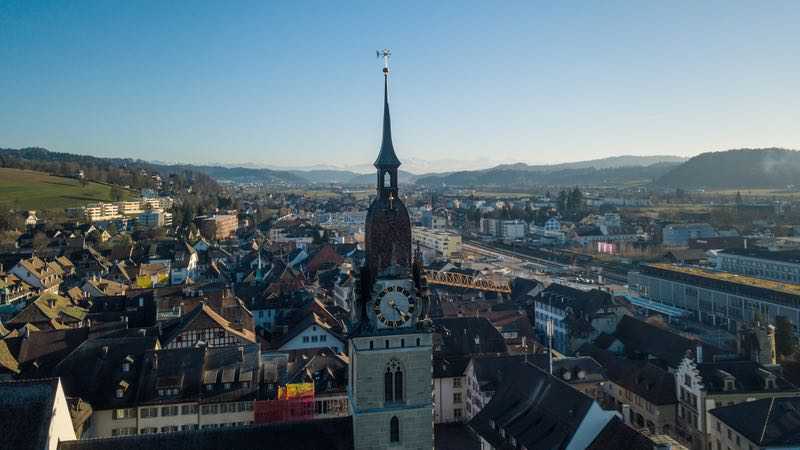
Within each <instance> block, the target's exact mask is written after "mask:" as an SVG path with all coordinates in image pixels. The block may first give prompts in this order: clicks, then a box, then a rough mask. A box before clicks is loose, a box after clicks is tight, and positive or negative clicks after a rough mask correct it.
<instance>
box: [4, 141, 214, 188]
mask: <svg viewBox="0 0 800 450" xmlns="http://www.w3.org/2000/svg"><path fill="white" fill-rule="evenodd" d="M0 167H7V168H12V169H25V170H35V171H38V172H45V173H48V174H52V175H57V176H63V177H71V178H74V177H76V175H77V174H78V172H83V177H84V179H85V180H87V181H96V182H100V183H108V184H117V185H121V186H128V187H130V188H131V189H142V188H153V187H155V185H156V181H155V180H154V179H153V177H152V175H155V174H158V175H160V176H161V177H162V178H166V177H169V181H170V182H172V184H173V185H174V187H175V188H177V189H181V188H185V187H189V186H191V187H192V189H193V190H194V191H195V192H199V193H208V194H215V193H217V192H219V185H218V184H217V182H216V181H214V179H212V178H211V176H209V175H207V174H205V173H203V172H201V171H197V170H191V167H186V166H162V165H158V164H152V163H149V162H146V161H141V160H134V159H129V158H100V157H96V156H88V155H76V154H73V153H61V152H52V151H49V150H47V149H44V148H38V147H31V148H22V149H11V148H0Z"/></svg>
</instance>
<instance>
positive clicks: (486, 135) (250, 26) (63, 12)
mask: <svg viewBox="0 0 800 450" xmlns="http://www.w3.org/2000/svg"><path fill="white" fill-rule="evenodd" d="M798 23H800V2H797V1H786V2H780V1H764V2H753V1H744V2H740V1H734V0H728V1H702V2H697V1H687V2H680V1H670V2H654V1H651V2H642V1H630V2H617V1H585V2H581V1H568V2H544V1H524V2H522V1H520V2H516V1H504V2H486V1H476V2H470V1H465V2H430V1H423V2H408V1H402V2H399V1H396V2H376V1H368V2H355V1H353V2H350V1H346V2H330V1H319V2H316V1H285V2H284V1H278V0H273V1H264V0H258V1H245V0H235V1H201V0H193V1H190V2H170V1H163V0H153V1H148V0H137V1H127V0H119V1H114V0H102V1H101V0H87V1H80V2H74V1H51V2H48V1H40V0H19V1H18V0H0V147H10V148H19V147H26V146H41V147H46V148H48V149H51V150H54V151H63V152H70V153H82V154H91V155H98V156H115V157H131V158H141V159H146V160H158V161H170V162H186V163H225V164H239V165H267V166H310V165H340V166H348V165H359V164H360V165H366V164H370V163H371V162H372V161H373V160H374V158H375V156H376V155H377V151H378V146H379V143H380V133H381V130H380V123H381V113H382V98H381V97H382V94H383V92H382V87H383V86H382V76H381V67H382V62H381V61H380V60H378V59H376V58H375V50H376V49H378V48H384V47H388V48H390V49H391V51H392V58H391V62H390V66H391V69H392V73H391V76H390V104H391V108H392V122H393V130H392V131H393V138H394V143H395V148H396V150H397V153H398V156H399V157H400V159H401V160H403V159H420V160H426V161H437V160H444V161H461V162H467V161H473V162H485V163H487V164H488V163H490V162H492V163H494V162H517V161H521V162H528V163H538V164H548V163H556V162H566V161H578V160H586V159H593V158H601V157H606V156H614V155H630V154H635V155H658V154H670V155H682V156H684V155H685V156H691V155H695V154H698V153H702V152H705V151H714V150H725V149H730V148H744V147H750V148H757V147H772V146H778V147H786V148H795V149H800V126H798V112H799V111H800V58H798V49H800V32H798V29H797V24H798Z"/></svg>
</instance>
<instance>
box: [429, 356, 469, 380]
mask: <svg viewBox="0 0 800 450" xmlns="http://www.w3.org/2000/svg"><path fill="white" fill-rule="evenodd" d="M432 364H433V378H453V377H460V376H463V375H464V371H465V370H466V369H467V366H468V365H469V356H461V355H453V356H446V355H436V356H434V357H433V362H432Z"/></svg>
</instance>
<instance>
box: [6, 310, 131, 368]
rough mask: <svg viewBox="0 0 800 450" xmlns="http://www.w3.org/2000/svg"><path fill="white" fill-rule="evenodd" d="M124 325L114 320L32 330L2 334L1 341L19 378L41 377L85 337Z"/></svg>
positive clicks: (104, 333) (117, 329) (120, 327)
mask: <svg viewBox="0 0 800 450" xmlns="http://www.w3.org/2000/svg"><path fill="white" fill-rule="evenodd" d="M124 328H125V324H124V323H122V322H114V323H107V324H102V325H98V326H92V327H81V328H68V329H65V330H49V331H34V332H30V333H28V334H27V335H26V334H22V335H19V336H16V337H6V338H5V339H4V341H5V343H6V344H7V345H8V349H9V351H10V352H11V353H12V354H13V355H14V357H15V359H16V360H17V361H18V362H19V365H20V370H21V371H22V377H24V378H42V377H49V376H51V375H52V372H51V371H52V370H53V368H54V367H55V366H56V364H58V363H59V362H60V361H61V360H62V359H63V358H64V357H65V356H67V355H68V354H69V353H70V352H72V351H73V350H75V349H76V348H78V346H79V345H81V344H83V342H84V341H86V340H87V339H91V338H93V337H98V336H103V335H106V334H108V333H112V332H115V331H119V330H121V329H124Z"/></svg>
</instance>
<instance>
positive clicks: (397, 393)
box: [394, 370, 403, 402]
mask: <svg viewBox="0 0 800 450" xmlns="http://www.w3.org/2000/svg"><path fill="white" fill-rule="evenodd" d="M394 400H395V401H396V402H402V401H403V371H402V370H398V371H397V372H395V373H394Z"/></svg>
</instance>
